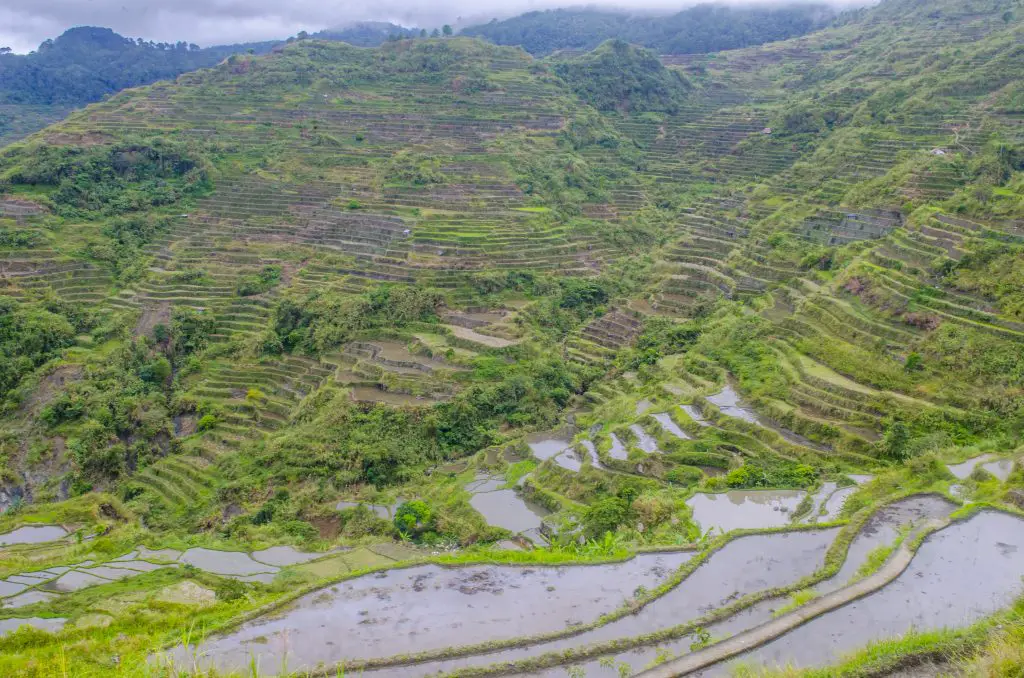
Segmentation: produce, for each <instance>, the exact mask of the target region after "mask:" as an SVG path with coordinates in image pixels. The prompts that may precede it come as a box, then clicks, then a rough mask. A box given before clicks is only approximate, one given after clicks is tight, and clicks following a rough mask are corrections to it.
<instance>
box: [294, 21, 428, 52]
mask: <svg viewBox="0 0 1024 678" xmlns="http://www.w3.org/2000/svg"><path fill="white" fill-rule="evenodd" d="M419 34H420V29H418V28H406V27H405V26H399V25H397V24H393V23H388V22H386V21H361V22H359V23H355V24H351V25H349V26H344V27H342V28H328V29H326V30H323V31H320V32H318V33H313V34H311V35H310V36H309V37H311V38H315V39H318V40H337V41H339V42H347V43H348V44H350V45H355V46H356V47H376V46H377V45H379V44H381V43H382V42H385V41H386V40H389V39H393V38H412V37H415V36H417V35H419Z"/></svg>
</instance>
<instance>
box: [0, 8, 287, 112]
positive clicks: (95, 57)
mask: <svg viewBox="0 0 1024 678" xmlns="http://www.w3.org/2000/svg"><path fill="white" fill-rule="evenodd" d="M274 44H275V43H274V42H265V43H252V44H246V45H228V46H222V47H211V48H207V49H202V48H200V47H199V46H198V45H194V44H189V43H186V42H177V43H163V42H161V43H154V42H144V41H143V40H142V39H141V38H140V39H139V40H135V39H133V38H126V37H124V36H121V35H118V34H117V33H115V32H114V31H112V30H110V29H109V28H98V27H94V26H81V27H77V28H71V29H69V30H67V31H65V32H64V34H63V35H61V36H60V37H58V38H56V39H53V40H47V41H45V42H43V43H42V44H41V45H39V49H38V50H36V51H35V52H32V53H31V54H25V55H20V54H5V55H2V56H0V103H6V104H35V105H39V104H43V105H72V106H74V105H81V104H85V103H89V102H92V101H99V100H100V99H102V98H103V97H104V96H105V95H108V94H112V93H114V92H118V91H120V90H122V89H125V88H127V87H136V86H138V85H145V84H149V83H151V82H155V81H157V80H163V79H167V78H173V77H175V76H177V75H178V74H180V73H184V72H186V71H192V70H195V69H197V68H205V67H208V66H213V65H214V64H216V63H218V62H219V61H221V60H222V59H224V58H225V57H226V56H228V55H230V54H234V53H236V52H240V51H248V50H250V49H251V50H253V51H254V52H258V53H265V52H269V51H270V48H271V47H272V46H273V45H274Z"/></svg>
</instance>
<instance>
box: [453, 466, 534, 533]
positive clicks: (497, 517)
mask: <svg viewBox="0 0 1024 678" xmlns="http://www.w3.org/2000/svg"><path fill="white" fill-rule="evenodd" d="M504 484H505V479H504V478H501V477H490V476H486V475H481V476H477V477H476V479H475V480H474V481H473V482H471V483H469V484H467V485H466V491H468V492H469V493H470V494H471V495H472V496H471V497H470V499H469V504H470V506H472V507H473V508H474V509H476V510H477V511H478V512H479V513H480V514H481V515H482V516H483V517H484V519H485V520H486V521H487V523H488V524H489V525H494V526H496V527H503V528H505V529H506V530H509V531H511V532H515V533H517V534H523V533H526V534H536V532H535V531H536V530H539V529H540V526H541V524H542V523H543V521H544V517H545V516H547V515H548V514H550V513H551V512H550V511H548V510H547V509H545V508H543V507H542V506H539V505H537V504H534V503H533V502H529V501H527V500H526V499H524V498H523V497H522V496H520V495H519V493H518V492H516V491H515V490H514V489H501V488H502V486H503V485H504Z"/></svg>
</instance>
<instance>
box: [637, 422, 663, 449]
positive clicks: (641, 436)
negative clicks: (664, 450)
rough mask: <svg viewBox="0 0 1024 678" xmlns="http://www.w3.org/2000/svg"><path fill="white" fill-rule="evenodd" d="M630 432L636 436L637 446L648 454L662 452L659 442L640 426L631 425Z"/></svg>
mask: <svg viewBox="0 0 1024 678" xmlns="http://www.w3.org/2000/svg"><path fill="white" fill-rule="evenodd" d="M629 430H630V431H632V432H633V435H635V436H636V446H637V447H639V448H640V449H641V450H643V451H644V452H646V453H647V454H654V453H656V452H661V450H659V449H658V441H657V440H655V439H654V437H653V436H651V435H650V434H649V433H647V431H645V430H644V429H643V427H642V426H640V424H630V426H629Z"/></svg>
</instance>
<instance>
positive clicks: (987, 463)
mask: <svg viewBox="0 0 1024 678" xmlns="http://www.w3.org/2000/svg"><path fill="white" fill-rule="evenodd" d="M1014 463H1015V460H1014V459H1000V458H999V457H997V456H996V455H994V454H983V455H981V456H980V457H974V458H973V459H968V460H967V461H965V462H963V463H962V464H950V465H949V466H948V468H949V471H950V472H951V473H952V474H953V475H954V476H956V477H957V478H959V479H960V480H966V479H967V478H969V477H970V475H971V474H972V473H974V470H975V469H976V468H978V467H981V468H983V469H985V470H986V471H987V472H989V473H991V474H992V475H993V476H995V477H996V478H998V479H999V480H1001V481H1005V480H1006V479H1007V478H1009V477H1010V473H1012V472H1013V465H1014Z"/></svg>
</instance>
